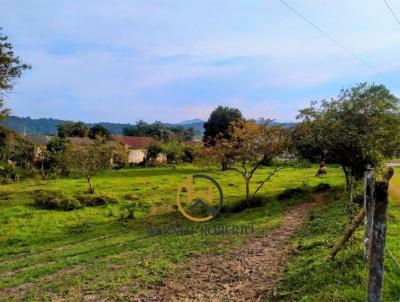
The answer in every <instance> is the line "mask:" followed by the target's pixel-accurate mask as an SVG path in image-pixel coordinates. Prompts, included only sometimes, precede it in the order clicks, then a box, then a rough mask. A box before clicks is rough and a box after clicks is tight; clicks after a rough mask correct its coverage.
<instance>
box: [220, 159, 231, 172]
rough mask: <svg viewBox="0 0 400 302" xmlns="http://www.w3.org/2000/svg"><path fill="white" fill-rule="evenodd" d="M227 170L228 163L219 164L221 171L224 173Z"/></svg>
mask: <svg viewBox="0 0 400 302" xmlns="http://www.w3.org/2000/svg"><path fill="white" fill-rule="evenodd" d="M228 169H229V165H228V163H227V162H226V161H222V162H221V170H222V171H226V170H228Z"/></svg>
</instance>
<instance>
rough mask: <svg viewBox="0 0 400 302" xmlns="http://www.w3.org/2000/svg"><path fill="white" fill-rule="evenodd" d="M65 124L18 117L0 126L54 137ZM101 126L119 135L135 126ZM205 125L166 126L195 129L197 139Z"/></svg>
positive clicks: (47, 119) (192, 123)
mask: <svg viewBox="0 0 400 302" xmlns="http://www.w3.org/2000/svg"><path fill="white" fill-rule="evenodd" d="M63 122H65V120H58V119H53V118H39V119H32V118H30V117H18V116H9V117H8V118H7V120H5V121H2V122H0V126H3V127H6V128H9V129H12V130H14V131H16V132H18V133H26V134H33V135H38V134H46V135H52V134H56V133H57V126H58V125H60V124H61V123H63ZM85 124H86V125H87V126H88V127H92V126H94V125H95V124H96V123H85ZM99 124H101V125H103V126H104V127H105V128H107V129H108V131H110V132H111V133H112V134H114V135H118V134H122V131H123V129H124V128H126V127H129V126H134V125H133V124H120V123H109V122H100V123H99ZM203 124H204V122H203V121H202V120H200V119H195V120H192V122H191V121H183V122H181V123H178V124H168V123H166V124H165V125H166V126H174V125H180V126H182V127H184V128H190V127H193V128H194V129H195V130H196V138H200V137H201V136H202V135H203Z"/></svg>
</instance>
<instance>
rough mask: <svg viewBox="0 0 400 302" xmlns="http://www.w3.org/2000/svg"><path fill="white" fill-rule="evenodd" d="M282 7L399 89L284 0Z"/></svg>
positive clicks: (396, 84) (386, 77)
mask: <svg viewBox="0 0 400 302" xmlns="http://www.w3.org/2000/svg"><path fill="white" fill-rule="evenodd" d="M279 1H280V2H281V3H282V4H283V5H284V6H286V7H287V8H288V9H289V10H291V11H292V12H293V13H294V14H296V15H297V16H298V17H300V18H301V19H303V20H304V21H306V22H307V23H308V24H310V25H311V26H312V27H314V28H315V29H316V30H317V31H319V32H320V33H321V34H323V35H324V36H325V37H327V38H328V39H329V40H331V41H332V42H333V43H334V44H336V45H337V46H339V47H340V48H342V49H343V50H344V51H346V52H347V53H348V54H350V55H351V56H352V57H353V58H354V59H356V60H357V61H358V62H360V63H361V64H363V65H364V66H366V67H367V68H369V69H370V70H372V71H373V72H375V73H376V74H377V75H379V76H380V77H381V78H383V79H385V80H386V81H387V82H390V83H392V84H393V85H395V86H397V87H398V88H400V85H399V84H398V83H396V82H395V81H393V80H392V79H391V78H389V77H388V76H386V75H384V74H383V73H381V72H380V71H378V70H377V69H376V68H375V67H374V66H372V65H371V64H369V63H368V62H367V61H365V60H364V59H363V58H361V57H360V56H358V55H357V54H356V53H354V52H353V51H351V50H350V49H349V48H347V47H346V46H344V45H343V44H342V43H340V42H339V41H338V40H336V39H335V38H334V37H332V36H331V35H330V34H328V33H327V32H326V31H324V30H323V29H322V28H320V27H319V26H318V25H316V24H315V23H314V22H312V21H311V20H310V19H308V18H307V17H306V16H304V15H303V14H302V13H300V12H299V11H298V10H296V9H295V8H294V7H292V6H290V5H289V4H288V3H287V2H285V1H284V0H279Z"/></svg>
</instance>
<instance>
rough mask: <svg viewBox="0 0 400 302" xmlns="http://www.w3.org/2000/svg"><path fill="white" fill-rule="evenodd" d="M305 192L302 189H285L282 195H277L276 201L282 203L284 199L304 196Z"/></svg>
mask: <svg viewBox="0 0 400 302" xmlns="http://www.w3.org/2000/svg"><path fill="white" fill-rule="evenodd" d="M305 193H306V191H305V190H304V189H302V188H291V189H286V190H285V191H283V192H282V193H280V194H279V195H278V200H280V201H282V200H285V199H291V198H293V197H295V196H299V195H301V196H303V195H305Z"/></svg>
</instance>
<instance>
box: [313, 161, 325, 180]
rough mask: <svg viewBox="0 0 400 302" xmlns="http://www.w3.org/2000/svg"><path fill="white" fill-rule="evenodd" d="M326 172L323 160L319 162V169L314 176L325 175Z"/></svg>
mask: <svg viewBox="0 0 400 302" xmlns="http://www.w3.org/2000/svg"><path fill="white" fill-rule="evenodd" d="M327 173H328V167H327V166H326V165H325V163H324V162H321V164H320V165H319V169H318V171H317V174H315V176H316V177H317V176H322V175H326V174H327Z"/></svg>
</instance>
